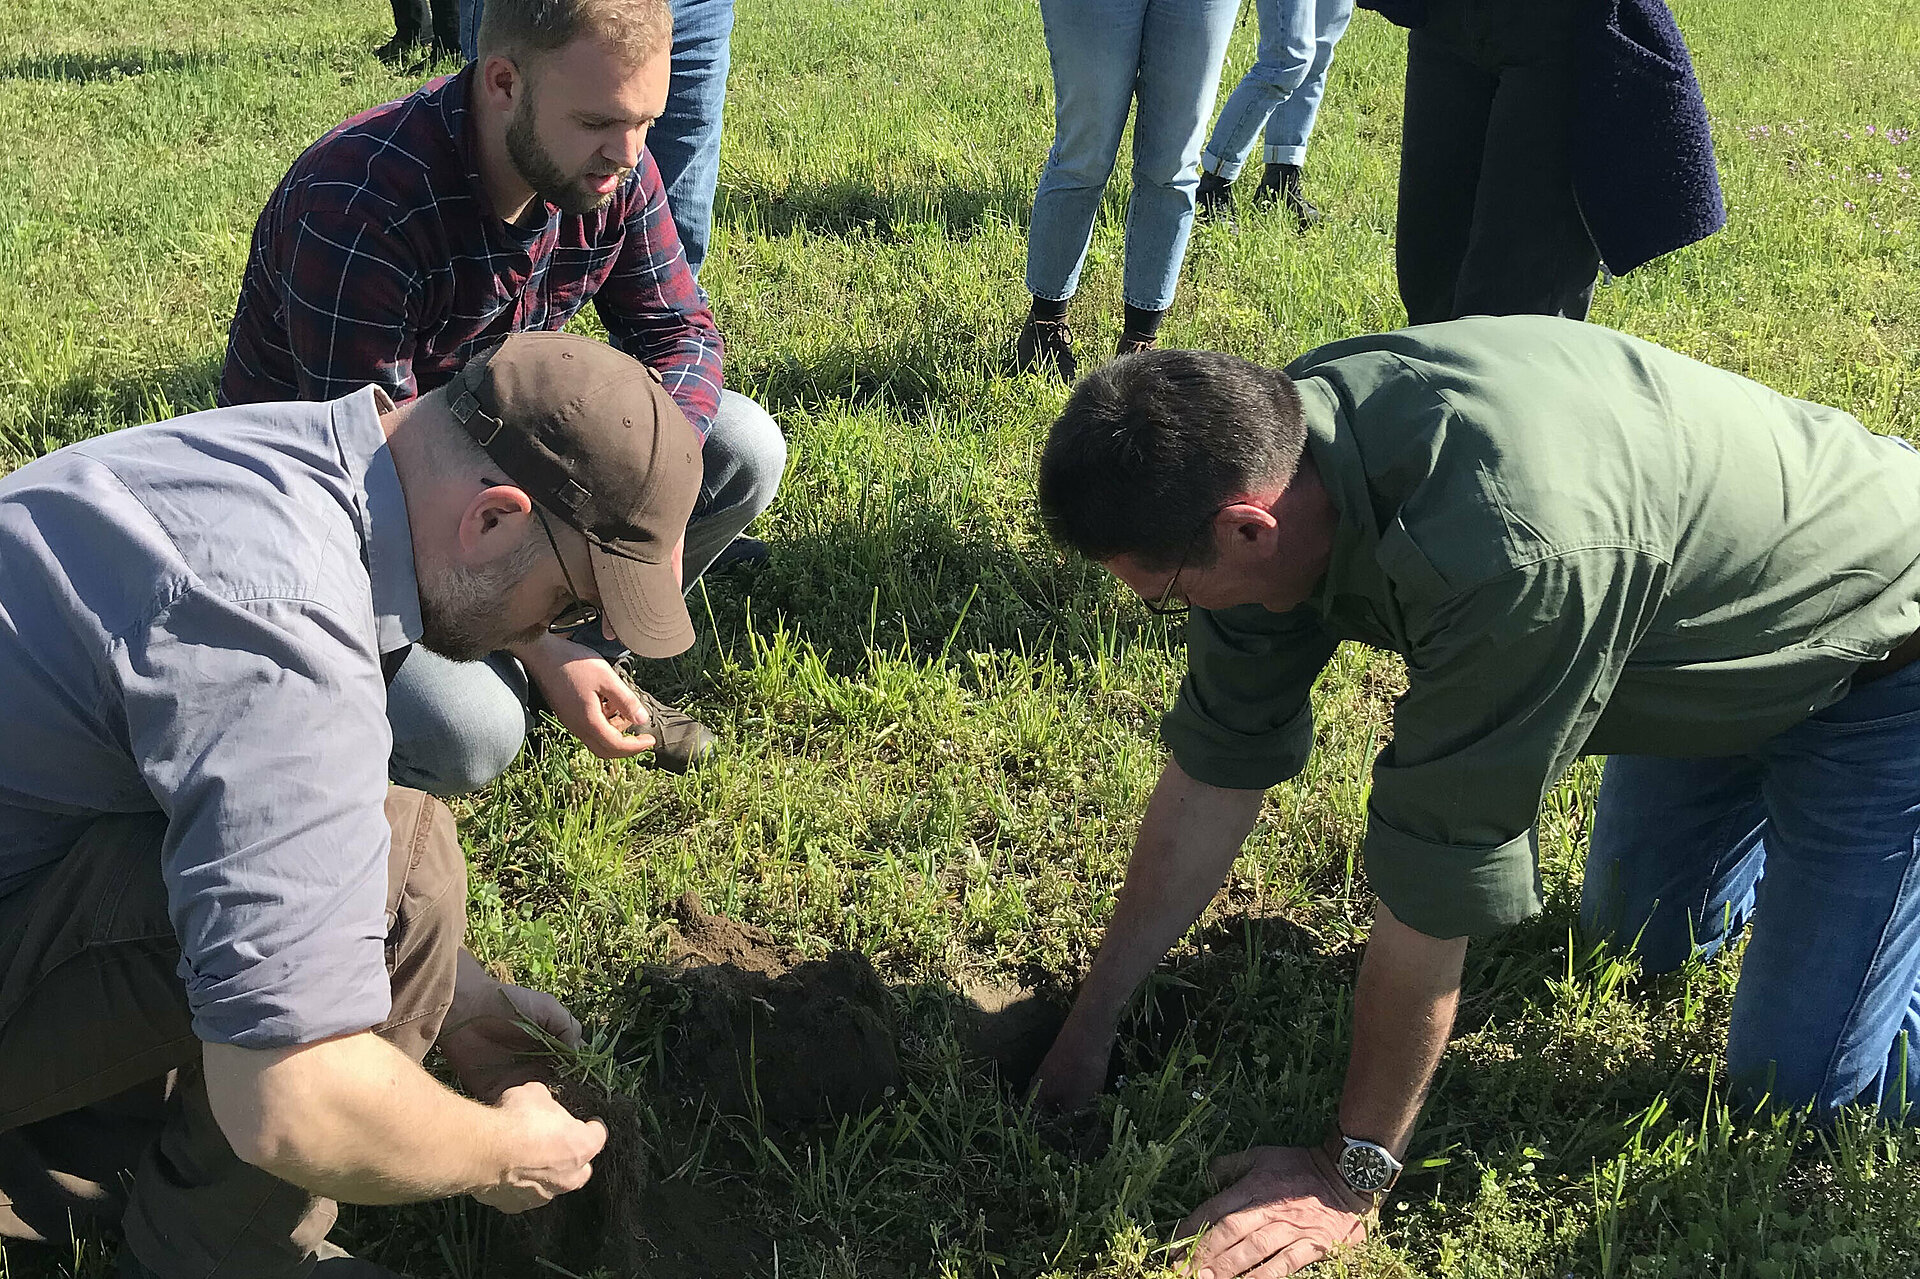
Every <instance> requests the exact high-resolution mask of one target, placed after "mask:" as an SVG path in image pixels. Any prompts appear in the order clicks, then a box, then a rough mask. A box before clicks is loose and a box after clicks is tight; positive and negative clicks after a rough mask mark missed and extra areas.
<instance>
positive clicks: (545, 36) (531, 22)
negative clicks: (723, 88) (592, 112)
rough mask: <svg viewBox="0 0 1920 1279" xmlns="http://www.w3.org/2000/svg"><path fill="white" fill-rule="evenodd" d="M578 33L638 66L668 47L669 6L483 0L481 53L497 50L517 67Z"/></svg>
mask: <svg viewBox="0 0 1920 1279" xmlns="http://www.w3.org/2000/svg"><path fill="white" fill-rule="evenodd" d="M581 36H593V37H594V38H596V39H599V40H602V41H604V42H606V43H607V44H610V45H612V46H613V47H614V48H615V49H617V50H619V51H620V53H621V54H622V55H623V56H624V57H625V58H626V59H627V61H628V62H630V63H631V64H632V65H634V66H639V65H640V64H642V63H644V62H648V61H651V60H652V59H653V58H654V57H656V56H658V55H660V54H662V53H666V52H669V51H670V50H671V49H672V48H673V10H672V9H671V8H670V7H669V5H668V2H667V0H487V5H486V8H484V9H482V10H481V13H480V39H479V44H480V57H481V59H482V60H484V59H486V58H489V57H491V56H493V55H495V54H500V55H502V56H504V57H508V58H512V59H513V60H514V61H515V62H516V63H518V64H519V65H520V68H521V70H522V71H526V70H528V69H530V67H531V64H532V63H533V62H534V61H535V60H537V59H538V58H539V57H540V55H542V54H545V53H551V52H553V51H554V50H555V49H560V48H564V47H565V46H567V45H569V44H572V43H573V42H574V41H575V40H577V39H579V38H580V37H581Z"/></svg>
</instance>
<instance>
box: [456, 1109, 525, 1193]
mask: <svg viewBox="0 0 1920 1279" xmlns="http://www.w3.org/2000/svg"><path fill="white" fill-rule="evenodd" d="M469 1104H470V1105H471V1106H472V1107H473V1108H474V1109H475V1110H476V1111H478V1112H479V1114H478V1115H477V1116H476V1117H475V1121H474V1126H473V1133H474V1138H475V1142H474V1152H473V1168H472V1176H473V1185H472V1187H471V1188H470V1189H469V1190H468V1191H467V1192H466V1193H468V1194H470V1195H477V1194H482V1193H484V1192H486V1191H488V1190H495V1189H498V1188H500V1187H503V1186H505V1185H507V1184H508V1183H509V1182H510V1181H511V1180H512V1179H513V1170H514V1168H515V1167H517V1166H518V1165H517V1163H516V1161H515V1160H514V1157H513V1156H514V1151H515V1150H517V1149H518V1148H519V1145H520V1143H519V1141H518V1140H517V1139H516V1134H515V1129H516V1127H517V1126H518V1125H517V1124H516V1122H515V1119H514V1115H513V1113H512V1112H511V1111H510V1110H508V1109H507V1108H506V1107H504V1106H502V1105H500V1104H499V1103H497V1102H496V1103H495V1104H493V1105H491V1106H489V1105H486V1104H484V1103H482V1102H478V1101H475V1102H470V1103H469Z"/></svg>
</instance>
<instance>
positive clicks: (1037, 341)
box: [1013, 316, 1080, 382]
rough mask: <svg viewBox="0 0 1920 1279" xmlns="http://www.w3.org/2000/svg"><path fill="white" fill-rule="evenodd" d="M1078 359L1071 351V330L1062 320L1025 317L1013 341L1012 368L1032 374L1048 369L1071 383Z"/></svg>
mask: <svg viewBox="0 0 1920 1279" xmlns="http://www.w3.org/2000/svg"><path fill="white" fill-rule="evenodd" d="M1079 367H1080V361H1079V360H1078V359H1076V358H1075V357H1074V354H1073V330H1072V329H1069V328H1068V327H1067V322H1066V321H1065V320H1036V319H1034V318H1033V317H1032V316H1028V317H1027V322H1026V323H1025V324H1023V325H1021V326H1020V336H1019V337H1017V338H1015V339H1014V342H1013V371H1014V372H1015V373H1034V372H1038V371H1039V370H1041V369H1049V368H1050V369H1052V370H1053V371H1054V372H1056V373H1058V374H1059V375H1060V380H1061V381H1063V382H1071V381H1073V378H1074V373H1075V372H1076V371H1077V370H1078V369H1079Z"/></svg>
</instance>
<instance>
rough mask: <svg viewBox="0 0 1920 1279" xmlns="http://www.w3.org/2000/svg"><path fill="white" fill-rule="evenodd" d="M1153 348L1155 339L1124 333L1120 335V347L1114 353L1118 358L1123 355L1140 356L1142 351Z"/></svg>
mask: <svg viewBox="0 0 1920 1279" xmlns="http://www.w3.org/2000/svg"><path fill="white" fill-rule="evenodd" d="M1153 346H1154V339H1152V338H1143V337H1141V336H1140V335H1139V334H1137V333H1122V334H1121V335H1120V345H1119V346H1118V347H1116V348H1115V349H1114V352H1113V353H1114V355H1115V356H1116V357H1118V356H1122V355H1138V354H1140V352H1142V351H1151V350H1153Z"/></svg>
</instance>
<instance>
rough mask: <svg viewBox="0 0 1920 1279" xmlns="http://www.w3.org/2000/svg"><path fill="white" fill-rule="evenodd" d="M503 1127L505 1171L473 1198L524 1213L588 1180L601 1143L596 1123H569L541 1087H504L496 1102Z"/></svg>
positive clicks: (603, 1132)
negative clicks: (497, 1181)
mask: <svg viewBox="0 0 1920 1279" xmlns="http://www.w3.org/2000/svg"><path fill="white" fill-rule="evenodd" d="M499 1109H500V1114H501V1117H502V1118H503V1119H504V1120H505V1121H506V1124H507V1147H506V1152H505V1153H506V1156H507V1161H506V1162H507V1172H506V1175H505V1176H504V1177H502V1178H501V1179H500V1181H499V1183H498V1184H496V1185H492V1186H481V1187H479V1188H477V1189H475V1190H474V1191H473V1197H474V1198H475V1199H478V1200H479V1201H480V1202H481V1203H483V1204H485V1205H487V1207H489V1208H495V1209H498V1210H499V1211H501V1212H506V1213H514V1212H525V1211H527V1210H528V1209H529V1208H538V1207H540V1206H541V1205H543V1204H547V1203H551V1202H552V1201H553V1199H554V1198H555V1197H556V1196H558V1195H564V1194H566V1193H567V1192H568V1191H569V1190H578V1189H580V1187H582V1186H584V1185H586V1184H587V1181H588V1179H589V1178H591V1177H592V1176H593V1157H594V1156H595V1155H597V1154H599V1153H600V1149H601V1147H603V1146H605V1145H606V1144H607V1128H606V1125H605V1124H603V1123H601V1122H600V1121H599V1120H598V1119H588V1120H585V1121H584V1122H583V1121H581V1120H579V1119H575V1118H574V1117H573V1116H572V1115H571V1114H569V1113H568V1112H567V1109H566V1107H564V1106H562V1105H561V1104H560V1103H559V1102H557V1101H555V1100H554V1099H553V1094H552V1093H550V1092H548V1091H547V1088H546V1085H545V1084H538V1083H527V1084H521V1085H519V1086H518V1087H514V1088H509V1089H507V1091H506V1092H505V1093H504V1094H503V1095H502V1096H501V1098H500V1107H499Z"/></svg>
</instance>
